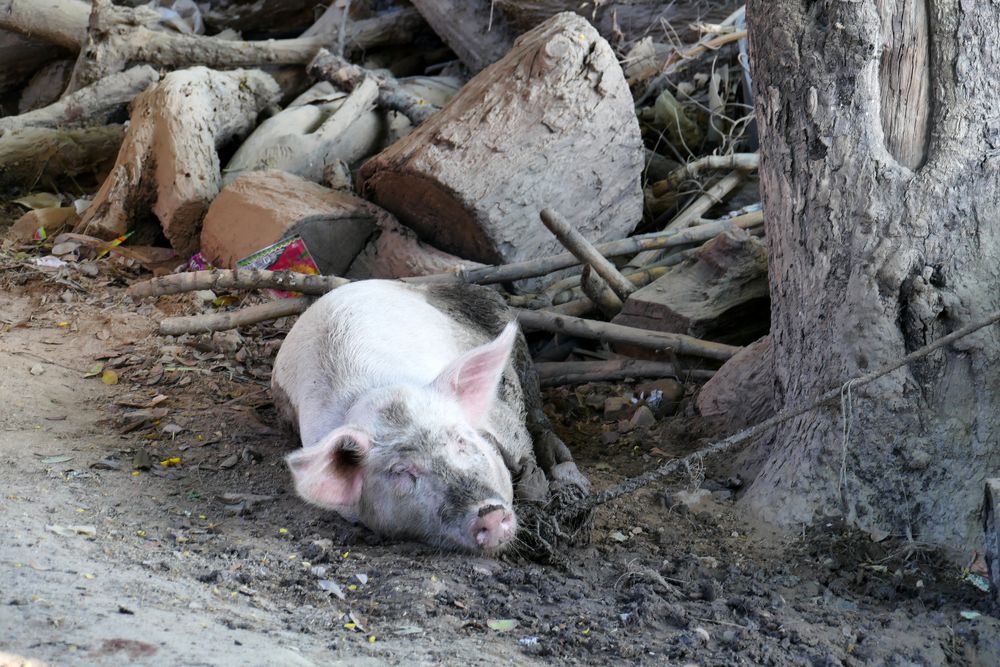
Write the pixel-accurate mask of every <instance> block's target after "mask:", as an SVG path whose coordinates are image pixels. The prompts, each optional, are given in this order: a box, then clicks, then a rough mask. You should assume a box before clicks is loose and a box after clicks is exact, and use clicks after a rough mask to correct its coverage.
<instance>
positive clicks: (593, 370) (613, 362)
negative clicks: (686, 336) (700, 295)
mask: <svg viewBox="0 0 1000 667" xmlns="http://www.w3.org/2000/svg"><path fill="white" fill-rule="evenodd" d="M535 370H536V371H538V381H539V383H540V384H541V385H542V386H543V387H557V386H560V385H566V384H583V383H585V382H607V381H611V380H624V379H626V378H651V377H655V378H666V377H673V378H678V379H689V378H690V379H696V380H707V379H709V378H710V377H712V376H713V375H715V371H710V370H701V369H697V370H687V371H678V370H677V369H676V367H675V366H674V365H673V364H670V363H666V362H662V361H645V360H642V359H610V360H608V361H556V362H543V363H537V364H535Z"/></svg>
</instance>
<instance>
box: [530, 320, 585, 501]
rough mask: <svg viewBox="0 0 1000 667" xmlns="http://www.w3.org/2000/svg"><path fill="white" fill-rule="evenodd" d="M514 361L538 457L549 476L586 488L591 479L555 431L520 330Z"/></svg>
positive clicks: (536, 457) (555, 479)
mask: <svg viewBox="0 0 1000 667" xmlns="http://www.w3.org/2000/svg"><path fill="white" fill-rule="evenodd" d="M513 362H514V369H515V370H516V371H517V376H518V378H519V379H520V380H521V391H522V392H523V393H524V407H525V410H526V415H525V416H526V418H527V425H528V433H530V434H531V440H532V442H534V444H535V459H536V461H538V465H539V466H540V467H541V468H542V470H544V471H545V474H546V475H547V476H548V478H549V479H551V480H553V481H556V482H564V483H569V484H575V485H577V486H579V487H580V488H581V489H584V490H586V489H587V488H588V487H589V486H590V482H589V481H588V480H587V478H586V477H585V476H584V475H583V473H581V472H580V470H579V468H577V467H576V463H575V462H574V461H573V454H572V453H570V451H569V447H567V446H566V443H564V442H563V441H562V440H561V439H560V438H559V436H557V435H556V434H555V432H554V431H553V430H552V422H550V421H549V418H548V417H547V416H546V415H545V411H544V410H543V409H542V390H541V388H540V386H539V383H538V373H537V372H536V371H535V364H534V362H533V361H532V360H531V354H530V353H529V352H528V342H527V341H526V340H525V339H524V334H522V333H520V332H518V340H517V342H516V343H514V354H513Z"/></svg>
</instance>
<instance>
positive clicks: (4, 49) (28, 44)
mask: <svg viewBox="0 0 1000 667" xmlns="http://www.w3.org/2000/svg"><path fill="white" fill-rule="evenodd" d="M2 25H3V23H2V21H0V26H2ZM60 56H62V57H65V56H66V52H64V51H62V50H61V49H53V48H52V46H51V45H50V44H47V43H45V42H41V41H38V40H35V39H30V38H28V37H24V36H22V35H19V34H17V33H13V32H8V31H6V30H0V63H3V67H0V93H4V92H7V91H8V90H10V89H12V88H15V87H17V86H20V85H21V84H22V83H24V81H25V80H26V79H27V78H28V77H30V76H31V75H32V74H33V73H34V72H36V71H37V70H38V69H39V68H40V67H42V66H43V65H45V64H46V63H48V62H50V61H51V60H53V59H55V58H58V57H60Z"/></svg>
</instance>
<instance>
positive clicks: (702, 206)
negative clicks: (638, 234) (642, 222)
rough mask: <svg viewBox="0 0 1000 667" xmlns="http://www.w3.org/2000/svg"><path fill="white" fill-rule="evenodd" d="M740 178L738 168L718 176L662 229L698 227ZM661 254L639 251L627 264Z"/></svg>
mask: <svg viewBox="0 0 1000 667" xmlns="http://www.w3.org/2000/svg"><path fill="white" fill-rule="evenodd" d="M742 180H743V172H741V171H738V170H734V171H731V172H729V173H728V174H726V175H725V176H723V177H722V178H720V179H719V181H718V182H717V183H716V184H715V185H713V186H712V187H710V188H709V189H708V190H706V191H705V193H704V194H703V195H701V196H700V197H698V198H697V199H695V200H694V201H693V202H691V204H689V205H688V206H687V208H685V209H684V210H683V211H681V212H680V213H679V214H678V215H677V216H676V217H675V218H674V219H673V220H671V221H670V222H668V223H667V224H666V225H664V227H663V229H664V231H675V230H680V229H683V228H685V227H691V226H692V225H694V229H698V228H699V227H701V226H702V225H698V224H697V223H698V220H699V219H700V218H701V216H702V215H704V214H705V213H706V212H708V210H709V209H710V208H712V207H713V206H715V205H716V204H718V203H719V202H720V201H722V198H723V197H725V196H726V195H727V194H729V193H730V192H731V191H732V190H734V189H735V188H736V186H737V185H739V184H740V182H741V181H742ZM663 219H664V216H660V217H659V218H657V219H656V224H657V225H660V224H663ZM661 254H662V253H661V252H660V251H659V250H657V251H653V252H650V251H645V252H640V253H639V254H638V255H636V256H635V257H633V258H632V260H631V261H630V262H629V263H628V265H629V266H638V267H642V266H646V265H648V264H651V263H652V262H655V261H656V260H657V259H658V258H659V257H660V255H661Z"/></svg>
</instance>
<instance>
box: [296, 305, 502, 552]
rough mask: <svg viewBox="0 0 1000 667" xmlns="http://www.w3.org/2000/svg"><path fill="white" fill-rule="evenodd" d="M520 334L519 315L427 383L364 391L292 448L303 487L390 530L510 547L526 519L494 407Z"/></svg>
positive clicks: (464, 545) (444, 542) (477, 547)
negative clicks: (325, 429)
mask: <svg viewBox="0 0 1000 667" xmlns="http://www.w3.org/2000/svg"><path fill="white" fill-rule="evenodd" d="M516 336H517V328H516V325H514V324H513V323H511V324H509V325H508V326H507V328H506V329H504V331H503V333H501V334H500V336H498V337H497V338H496V339H495V340H493V341H492V342H490V343H487V344H485V345H481V346H479V347H477V348H474V349H472V350H470V351H469V352H467V353H466V354H464V355H463V356H462V357H460V358H458V359H457V360H455V361H454V362H452V363H451V364H450V365H449V366H448V367H447V368H445V369H444V370H443V371H442V372H441V373H440V375H438V377H437V378H436V379H435V380H434V381H433V382H431V383H430V384H429V385H427V386H423V387H417V386H408V385H400V386H396V387H388V388H380V389H377V390H373V391H371V392H369V393H368V394H366V395H365V396H363V397H361V398H360V399H359V400H358V402H357V403H356V404H355V406H354V407H353V408H352V409H351V410H350V411H349V412H348V414H347V419H346V425H345V426H342V427H340V428H337V429H335V430H334V431H332V432H331V433H330V434H329V435H327V436H326V437H325V438H324V439H323V440H322V441H320V442H319V443H317V444H316V445H314V446H311V447H307V448H305V449H302V450H299V451H297V452H295V453H293V454H291V455H290V456H289V457H288V463H289V465H290V467H291V469H292V473H293V475H294V478H295V488H296V491H298V493H299V495H300V496H302V497H303V498H304V499H305V500H307V501H309V502H311V503H313V504H316V505H320V506H322V507H327V508H330V509H334V510H337V511H338V512H339V513H340V514H341V515H343V516H346V517H349V518H357V519H359V520H360V521H361V522H362V523H364V524H365V525H367V526H368V527H369V528H371V529H372V530H375V531H376V532H379V533H382V534H385V535H391V536H395V537H404V538H412V539H418V540H421V541H424V542H428V543H430V544H434V545H438V546H442V547H449V548H459V549H466V550H470V551H476V552H491V553H492V552H498V551H500V550H502V549H503V548H504V547H505V546H507V545H508V544H509V543H510V542H511V540H512V539H513V538H514V533H515V531H516V529H517V519H516V517H515V515H514V510H513V506H512V502H513V496H514V493H513V485H512V483H511V475H510V471H509V470H508V468H507V465H506V464H505V462H504V457H503V454H502V452H501V451H500V448H499V447H498V446H497V442H498V440H500V439H502V437H503V434H494V433H491V432H489V428H490V426H489V412H490V407H491V406H492V404H493V402H494V400H496V392H497V387H498V384H499V382H500V379H501V376H502V375H503V372H504V368H505V367H506V365H507V360H508V358H509V356H510V352H511V348H512V347H513V344H514V341H515V339H516Z"/></svg>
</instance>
